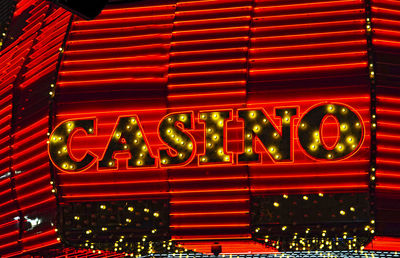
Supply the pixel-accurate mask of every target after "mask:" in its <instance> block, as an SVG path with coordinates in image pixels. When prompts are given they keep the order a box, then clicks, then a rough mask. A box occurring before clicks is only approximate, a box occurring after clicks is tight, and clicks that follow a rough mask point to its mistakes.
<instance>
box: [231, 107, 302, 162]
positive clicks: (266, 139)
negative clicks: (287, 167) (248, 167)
mask: <svg viewBox="0 0 400 258" xmlns="http://www.w3.org/2000/svg"><path fill="white" fill-rule="evenodd" d="M275 111H276V116H278V117H280V118H281V120H282V132H281V133H279V132H278V130H277V129H275V126H274V125H273V124H272V123H271V119H270V118H269V117H268V115H265V114H264V112H263V111H262V110H261V109H258V110H239V111H238V116H239V117H240V118H242V119H243V120H244V122H245V123H244V124H245V126H244V127H245V129H244V133H245V137H244V150H245V151H244V153H243V154H239V156H238V160H239V161H258V160H260V154H258V153H256V151H255V148H254V145H255V144H254V143H255V141H254V139H253V138H254V137H253V136H256V137H257V138H258V139H259V140H260V141H261V143H262V144H263V146H264V147H265V148H266V150H267V153H269V155H270V156H271V158H272V160H274V161H285V160H286V161H287V160H290V159H291V151H290V150H291V147H290V139H291V138H292V137H291V118H292V116H295V115H296V114H297V110H296V109H295V108H289V109H276V110H275Z"/></svg>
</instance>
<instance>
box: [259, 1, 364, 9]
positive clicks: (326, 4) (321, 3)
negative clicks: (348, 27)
mask: <svg viewBox="0 0 400 258" xmlns="http://www.w3.org/2000/svg"><path fill="white" fill-rule="evenodd" d="M363 2H364V1H362V0H337V1H325V2H324V1H319V2H311V3H294V4H293V3H288V4H283V5H273V6H268V7H262V8H263V9H272V10H274V11H275V10H276V11H282V10H291V9H296V10H298V9H301V8H314V7H334V6H347V5H354V4H359V5H361V4H362V3H363Z"/></svg>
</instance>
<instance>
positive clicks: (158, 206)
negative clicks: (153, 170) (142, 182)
mask: <svg viewBox="0 0 400 258" xmlns="http://www.w3.org/2000/svg"><path fill="white" fill-rule="evenodd" d="M167 207H168V204H167V202H166V201H160V200H158V201H155V200H153V201H144V200H142V201H130V202H104V203H72V204H68V205H65V206H64V209H63V216H62V217H63V222H62V224H63V225H64V227H63V239H65V242H66V243H68V244H69V245H72V246H74V247H77V248H85V249H88V250H92V251H95V252H98V251H101V252H107V251H108V252H110V251H112V252H118V253H121V254H124V255H126V256H134V257H139V256H146V255H153V254H155V253H182V252H184V251H187V250H185V249H184V248H180V247H179V246H177V244H176V243H175V242H173V241H171V240H169V238H170V237H169V233H168V225H169V222H168V221H166V220H168V211H167V210H165V209H168V208H167Z"/></svg>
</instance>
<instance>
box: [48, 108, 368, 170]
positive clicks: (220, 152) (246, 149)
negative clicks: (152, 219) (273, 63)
mask: <svg viewBox="0 0 400 258" xmlns="http://www.w3.org/2000/svg"><path fill="white" fill-rule="evenodd" d="M297 111H298V110H297V108H276V109H275V116H276V117H277V118H280V120H281V122H280V124H281V126H279V127H278V126H276V125H274V123H273V121H272V119H271V118H270V117H269V116H268V115H267V114H266V112H265V111H264V110H263V109H262V108H254V109H239V110H237V115H238V120H241V121H243V122H244V123H243V124H244V125H243V151H242V152H241V153H236V154H237V162H236V163H237V164H238V163H239V164H243V163H249V164H250V163H257V162H260V161H261V160H260V154H261V153H257V151H256V148H255V145H256V140H259V142H260V143H261V145H262V146H263V147H264V152H265V153H268V155H269V156H270V158H271V160H272V161H274V162H285V161H286V162H287V161H293V157H292V156H293V155H292V152H293V147H292V146H294V144H293V142H294V138H295V137H294V136H293V134H294V133H293V131H294V130H293V129H297V132H298V139H299V143H300V145H299V146H301V147H302V148H303V151H304V152H305V153H306V154H307V155H308V156H310V157H311V158H313V159H317V160H330V161H335V160H340V159H343V158H346V157H350V156H351V155H352V154H354V153H356V151H357V150H358V149H359V147H360V145H361V143H362V141H363V137H364V134H363V133H364V132H363V131H364V124H363V121H362V120H361V119H360V116H359V115H358V114H357V113H356V111H355V110H354V109H353V108H351V107H349V106H347V105H343V104H337V103H328V104H326V103H323V104H318V105H316V106H313V107H311V108H310V109H309V110H307V111H306V112H305V114H304V115H303V117H302V118H301V119H300V121H299V122H298V123H297V124H296V125H294V123H293V121H294V119H293V118H294V117H295V116H296V115H297ZM232 115H233V111H227V110H224V111H200V112H199V123H203V124H204V145H205V146H204V149H205V150H204V152H203V153H204V154H202V153H198V164H199V165H215V164H235V160H234V159H233V158H232V155H231V154H229V153H228V152H227V141H228V139H227V138H228V136H227V122H228V121H232ZM327 117H333V118H334V119H335V120H336V121H337V122H338V131H339V136H338V137H337V138H338V139H337V141H336V144H335V145H334V146H333V147H327V146H326V145H325V144H324V141H323V133H322V128H323V124H324V121H325V119H326V118H327ZM279 128H280V130H279ZM194 129H195V123H194V112H193V111H188V112H181V113H173V114H168V115H167V116H166V117H164V118H163V119H162V120H161V122H160V124H159V127H158V133H159V137H160V139H161V140H162V142H163V143H165V145H166V148H161V149H160V150H159V157H154V156H153V155H152V154H151V151H150V147H151V146H150V145H149V144H148V142H147V140H146V137H145V135H144V131H143V129H142V127H141V124H140V121H139V118H138V117H137V116H135V115H133V116H129V117H120V118H119V119H118V121H117V123H116V126H115V128H114V130H113V133H112V134H111V137H110V139H109V142H108V144H107V146H106V149H105V152H104V154H103V156H102V158H98V157H96V156H95V155H94V154H93V155H92V154H91V152H90V151H89V150H88V151H87V153H86V154H85V156H84V158H82V159H81V160H78V159H76V158H75V157H74V155H73V153H72V151H71V146H70V145H71V139H73V137H74V134H75V133H76V132H77V131H84V132H86V133H87V134H94V131H96V127H95V119H82V120H75V121H65V122H62V123H61V124H60V125H59V126H57V127H56V128H55V129H54V130H53V132H52V134H51V135H50V139H49V147H48V151H49V156H50V159H51V161H52V162H53V164H54V165H55V166H56V167H57V168H58V169H59V170H62V171H66V172H68V171H69V172H80V171H83V170H85V169H87V168H89V167H91V166H92V165H93V164H94V163H96V161H97V163H98V168H99V169H100V170H103V169H117V165H118V162H117V160H118V158H117V157H115V154H116V153H128V154H129V155H130V157H129V160H128V168H138V167H155V166H157V165H158V166H159V167H168V166H185V165H187V164H189V163H191V161H193V160H194V158H195V157H196V150H197V148H196V145H197V144H196V141H195V139H194V137H193V135H192V134H191V130H194ZM88 149H90V146H88ZM156 159H158V160H157V162H156ZM261 162H264V161H261Z"/></svg>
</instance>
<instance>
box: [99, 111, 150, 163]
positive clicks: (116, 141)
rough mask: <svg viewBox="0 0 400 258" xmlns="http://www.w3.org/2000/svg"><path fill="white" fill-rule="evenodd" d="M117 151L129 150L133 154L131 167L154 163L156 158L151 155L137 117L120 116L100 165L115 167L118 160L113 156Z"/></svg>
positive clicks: (130, 160)
mask: <svg viewBox="0 0 400 258" xmlns="http://www.w3.org/2000/svg"><path fill="white" fill-rule="evenodd" d="M115 152H129V153H130V154H131V158H130V159H129V160H128V166H129V167H142V166H153V165H154V161H155V159H154V158H153V157H151V155H150V151H149V148H148V145H147V143H146V139H145V137H144V135H143V132H142V129H141V128H140V125H139V122H138V118H137V117H120V118H119V120H118V123H117V127H116V128H115V130H114V133H113V134H112V136H111V138H110V141H109V143H108V146H107V149H106V151H105V153H104V156H103V158H102V160H100V161H99V167H101V168H115V167H116V166H117V161H116V159H114V158H113V155H114V153H115Z"/></svg>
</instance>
